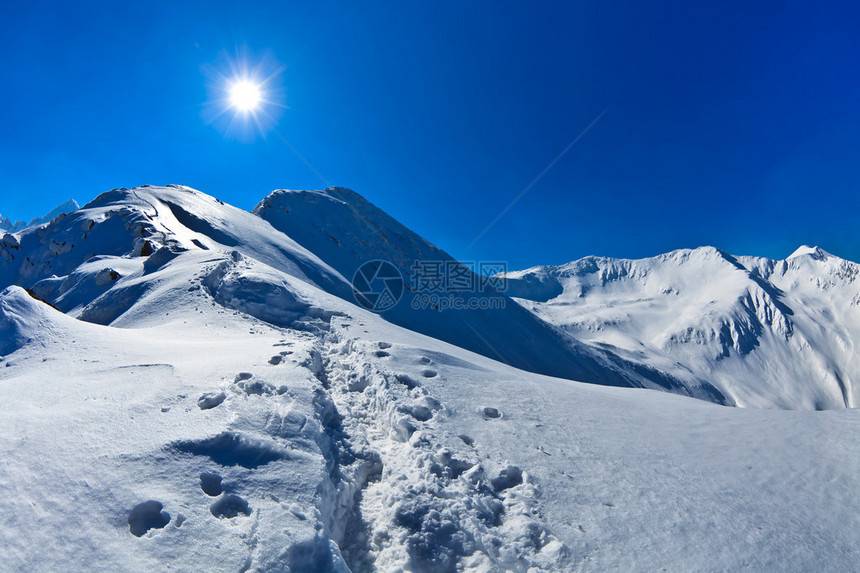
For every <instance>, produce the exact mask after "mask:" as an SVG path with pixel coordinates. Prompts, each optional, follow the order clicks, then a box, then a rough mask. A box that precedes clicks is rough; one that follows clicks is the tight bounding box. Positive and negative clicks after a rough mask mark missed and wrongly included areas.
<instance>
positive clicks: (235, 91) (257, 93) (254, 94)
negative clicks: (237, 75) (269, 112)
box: [230, 80, 263, 112]
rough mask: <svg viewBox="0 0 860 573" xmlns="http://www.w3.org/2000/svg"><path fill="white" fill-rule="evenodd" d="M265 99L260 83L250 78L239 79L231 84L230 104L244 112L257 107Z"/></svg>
mask: <svg viewBox="0 0 860 573" xmlns="http://www.w3.org/2000/svg"><path fill="white" fill-rule="evenodd" d="M262 101H263V93H262V90H261V89H260V85H259V84H256V83H254V82H252V81H248V80H239V81H237V82H235V83H234V84H233V85H232V86H230V105H232V106H233V107H234V108H236V109H238V110H239V111H242V112H251V111H254V110H255V109H257V107H258V106H259V105H260V102H262Z"/></svg>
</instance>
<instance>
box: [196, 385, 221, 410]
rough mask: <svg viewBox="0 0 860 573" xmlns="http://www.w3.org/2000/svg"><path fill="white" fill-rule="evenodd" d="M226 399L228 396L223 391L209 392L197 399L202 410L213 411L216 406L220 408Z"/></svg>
mask: <svg viewBox="0 0 860 573" xmlns="http://www.w3.org/2000/svg"><path fill="white" fill-rule="evenodd" d="M226 397H227V394H225V393H224V391H223V390H222V391H221V392H207V393H206V394H203V395H202V396H200V398H198V399H197V405H198V406H199V407H200V409H201V410H211V409H212V408H215V407H216V406H220V405H221V403H222V402H224V399H225V398H226Z"/></svg>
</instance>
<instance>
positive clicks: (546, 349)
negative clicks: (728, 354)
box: [254, 187, 725, 403]
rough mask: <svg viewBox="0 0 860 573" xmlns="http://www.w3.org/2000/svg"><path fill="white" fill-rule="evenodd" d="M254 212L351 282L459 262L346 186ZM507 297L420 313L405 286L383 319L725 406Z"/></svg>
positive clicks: (572, 373)
mask: <svg viewBox="0 0 860 573" xmlns="http://www.w3.org/2000/svg"><path fill="white" fill-rule="evenodd" d="M254 213H256V214H257V215H259V216H260V217H262V218H263V219H265V220H266V221H269V222H270V223H271V224H272V226H273V227H275V228H276V229H279V230H281V231H283V232H284V233H285V234H287V235H289V236H290V237H292V238H293V239H295V240H296V241H297V242H298V243H299V244H301V245H302V246H304V247H305V248H307V249H308V250H310V251H311V252H313V253H315V254H316V255H318V256H319V257H320V258H321V259H322V260H324V261H325V262H326V263H327V264H329V265H331V266H332V267H333V268H335V269H337V270H338V271H339V272H340V273H341V275H342V276H344V277H347V278H352V277H353V275H354V274H355V272H356V270H357V269H358V267H359V266H360V265H361V264H363V263H364V262H367V261H370V260H374V259H377V260H384V261H388V262H391V263H392V264H394V265H395V266H396V267H397V268H398V269H399V270H400V273H401V275H402V276H403V277H404V280H405V282H406V283H407V285H411V284H415V283H414V282H413V279H414V272H415V271H414V269H413V265H414V263H415V262H416V261H422V262H427V261H438V262H440V263H448V262H456V261H454V259H453V258H452V257H451V256H450V255H448V254H447V253H445V252H444V251H442V250H441V249H439V248H438V247H436V246H435V245H432V244H431V243H429V242H427V241H426V240H425V239H423V238H422V237H420V236H418V235H417V234H415V233H413V232H412V231H410V230H409V229H407V228H406V227H404V226H403V225H401V224H400V223H398V222H397V221H396V220H394V219H393V218H391V217H390V216H389V215H388V214H386V213H385V212H384V211H382V210H381V209H379V208H378V207H376V206H374V205H372V204H371V203H369V202H368V201H367V200H365V199H364V198H363V197H361V196H360V195H358V194H357V193H355V192H354V191H352V190H350V189H345V188H342V187H332V188H329V189H325V190H322V191H289V190H278V191H275V192H274V193H272V194H271V195H269V196H268V197H266V198H265V199H264V200H263V201H261V202H260V203H259V204H258V205H257V207H256V208H255V209H254ZM469 274H473V273H471V271H469ZM475 282H478V281H477V280H476V281H475ZM506 295H507V293H506V292H496V291H492V290H491V291H490V292H470V291H466V292H457V293H456V296H457V297H459V298H461V299H462V301H463V302H462V306H461V307H459V308H457V307H452V308H447V309H442V310H440V307H435V306H432V305H431V306H426V307H418V308H416V306H415V305H414V304H413V302H415V299H416V298H420V293H419V294H417V295H416V294H415V293H414V291H411V290H410V289H409V288H408V287H407V292H406V293H405V296H404V298H403V300H402V301H401V302H400V304H398V305H397V306H395V307H394V308H392V309H390V310H388V311H386V312H384V316H385V318H386V319H388V320H390V321H391V322H393V323H395V324H398V325H400V326H404V327H406V328H408V329H410V330H414V331H417V332H421V333H422V334H427V335H428V336H432V337H434V338H439V339H441V340H445V341H446V342H450V343H452V344H454V345H456V346H459V347H462V348H465V349H467V350H471V351H473V352H477V353H479V354H483V355H484V356H488V357H490V358H493V359H496V360H500V361H502V362H505V363H506V364H509V365H511V366H515V367H517V368H522V369H525V370H529V371H532V372H537V373H540V374H548V375H552V376H560V377H563V378H571V379H576V380H580V381H585V382H593V383H597V384H606V385H613V386H632V387H646V388H659V389H664V390H669V391H672V392H678V393H681V394H685V395H691V396H696V397H699V398H703V399H707V400H712V401H715V402H718V403H724V402H725V399H724V397H723V396H721V395H720V394H719V392H717V391H716V390H715V389H714V388H713V387H712V386H711V385H710V384H709V383H708V382H707V381H705V380H702V381H700V382H699V383H698V384H686V385H685V384H683V383H681V382H680V381H678V380H676V379H675V378H673V377H672V376H671V375H667V374H665V373H662V372H660V371H658V370H655V369H652V368H643V367H642V366H641V365H640V364H638V363H631V362H629V361H628V360H626V359H625V358H623V357H620V356H618V355H617V354H615V353H614V352H610V351H607V350H606V349H604V348H600V347H589V346H586V345H583V344H582V343H580V342H579V341H578V340H576V339H575V338H571V337H566V336H565V335H564V333H562V332H560V331H558V330H557V329H555V328H553V327H551V326H550V325H548V324H547V323H546V322H545V321H543V320H542V319H540V318H538V317H536V316H535V315H534V314H532V313H529V312H526V311H525V310H524V309H522V308H521V307H520V305H518V304H516V303H515V302H514V301H513V300H511V299H509V298H508V297H507V296H506ZM482 299H484V300H482ZM486 299H495V301H493V302H497V301H499V300H501V301H502V304H501V305H494V304H481V303H482V302H490V301H487V300H486Z"/></svg>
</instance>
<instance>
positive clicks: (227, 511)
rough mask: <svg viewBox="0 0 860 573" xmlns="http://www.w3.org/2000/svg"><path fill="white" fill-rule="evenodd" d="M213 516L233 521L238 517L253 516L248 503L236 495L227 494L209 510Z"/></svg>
mask: <svg viewBox="0 0 860 573" xmlns="http://www.w3.org/2000/svg"><path fill="white" fill-rule="evenodd" d="M209 511H211V512H212V515H214V516H215V517H217V518H219V519H223V518H227V519H232V518H234V517H237V516H238V515H240V514H241V515H251V508H250V506H249V505H248V502H247V501H245V500H244V499H242V498H241V497H239V496H238V495H236V494H235V493H225V494H223V495H222V496H221V497H219V498H218V499H217V500H216V501H215V503H213V504H212V506H211V507H210V508H209Z"/></svg>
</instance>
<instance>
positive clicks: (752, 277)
mask: <svg viewBox="0 0 860 573" xmlns="http://www.w3.org/2000/svg"><path fill="white" fill-rule="evenodd" d="M858 270H860V266H858V265H857V264H856V263H853V262H850V261H846V260H843V259H840V258H838V257H835V256H833V255H831V254H829V253H826V252H824V251H823V250H821V249H818V248H813V247H801V248H800V249H798V250H797V252H795V253H794V254H792V255H791V256H790V257H788V258H787V259H785V260H783V261H774V260H770V259H764V258H758V257H733V256H731V255H729V254H727V253H725V252H723V251H720V250H718V249H714V248H712V247H703V248H699V249H694V250H680V251H674V252H672V253H669V254H666V255H661V256H658V257H653V258H649V259H641V260H625V259H609V258H601V257H587V258H585V259H581V260H579V261H575V262H573V263H570V264H567V265H562V266H560V267H537V268H533V269H528V270H526V271H520V272H515V273H509V275H508V279H509V287H510V288H509V291H508V294H510V295H512V296H514V297H517V300H518V301H519V302H520V303H521V304H522V305H523V306H524V307H526V308H528V309H529V310H531V311H532V312H534V313H535V314H536V315H537V316H540V317H541V318H542V319H544V320H546V321H547V322H549V323H551V324H554V325H556V326H558V327H559V328H561V329H563V330H564V331H565V332H566V333H567V334H568V335H569V336H570V337H571V338H574V339H576V340H578V341H582V342H587V343H589V344H591V345H594V346H596V347H600V348H608V349H611V350H612V351H613V352H615V353H617V354H619V355H621V356H623V357H625V358H627V359H628V360H630V361H631V362H638V363H641V364H643V365H647V366H649V367H652V368H655V369H657V370H660V371H661V372H665V373H667V374H670V375H671V376H673V377H674V378H676V379H678V380H682V381H683V382H684V383H685V384H689V385H697V384H699V383H700V382H701V381H702V380H707V381H708V382H710V383H711V384H713V385H714V386H715V387H716V388H717V389H718V390H719V392H720V393H721V394H723V395H724V396H726V397H727V399H728V401H729V403H732V404H735V405H738V406H749V407H768V408H792V409H819V410H820V409H830V408H844V407H855V406H856V405H857V399H858V395H860V386H858V385H860V359H858V357H857V355H856V354H855V351H854V341H855V340H860V322H858V318H860V307H858V303H860V283H857V282H856V279H857V275H858Z"/></svg>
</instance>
